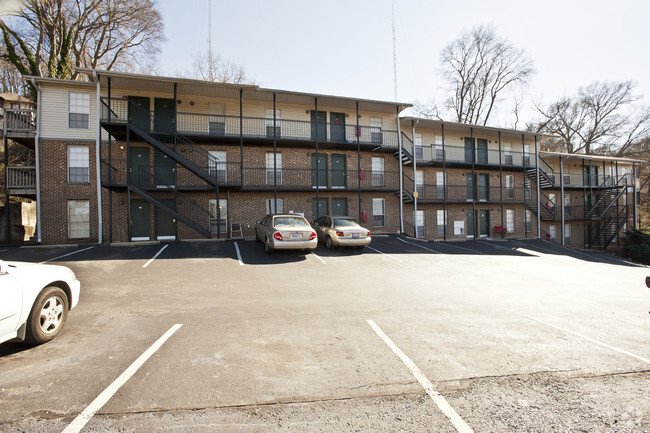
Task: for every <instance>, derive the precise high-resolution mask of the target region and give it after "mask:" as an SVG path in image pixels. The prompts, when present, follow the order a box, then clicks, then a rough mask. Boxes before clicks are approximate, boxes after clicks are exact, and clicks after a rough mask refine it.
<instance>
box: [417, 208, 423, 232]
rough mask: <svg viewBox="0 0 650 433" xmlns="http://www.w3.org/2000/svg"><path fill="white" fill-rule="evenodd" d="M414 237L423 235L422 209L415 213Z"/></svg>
mask: <svg viewBox="0 0 650 433" xmlns="http://www.w3.org/2000/svg"><path fill="white" fill-rule="evenodd" d="M415 229H416V233H415V237H416V238H423V237H424V211H423V210H418V211H417V212H416V213H415Z"/></svg>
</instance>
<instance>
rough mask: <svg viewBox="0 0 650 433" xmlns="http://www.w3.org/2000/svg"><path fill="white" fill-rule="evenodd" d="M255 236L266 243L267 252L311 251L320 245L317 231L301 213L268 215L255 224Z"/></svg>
mask: <svg viewBox="0 0 650 433" xmlns="http://www.w3.org/2000/svg"><path fill="white" fill-rule="evenodd" d="M255 238H256V239H257V240H258V241H261V242H263V243H264V248H265V250H266V252H267V253H269V254H272V253H273V251H274V250H304V251H305V252H306V253H309V252H311V250H313V249H314V248H316V247H317V246H318V239H317V238H316V232H315V231H314V230H313V229H312V228H311V226H310V225H309V222H308V221H307V220H306V219H305V218H304V217H303V216H300V215H295V214H286V215H284V214H283V215H272V214H269V215H266V216H265V217H264V219H263V220H261V221H258V222H257V224H256V225H255Z"/></svg>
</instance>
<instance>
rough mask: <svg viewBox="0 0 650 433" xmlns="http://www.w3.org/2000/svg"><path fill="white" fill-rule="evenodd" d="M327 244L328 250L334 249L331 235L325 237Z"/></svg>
mask: <svg viewBox="0 0 650 433" xmlns="http://www.w3.org/2000/svg"><path fill="white" fill-rule="evenodd" d="M325 246H326V247H327V249H328V250H333V249H334V243H333V242H332V238H331V237H329V236H328V237H326V238H325Z"/></svg>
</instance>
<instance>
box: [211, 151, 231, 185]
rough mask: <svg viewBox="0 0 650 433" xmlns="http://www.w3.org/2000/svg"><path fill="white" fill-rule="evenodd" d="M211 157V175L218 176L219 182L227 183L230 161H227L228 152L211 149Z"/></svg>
mask: <svg viewBox="0 0 650 433" xmlns="http://www.w3.org/2000/svg"><path fill="white" fill-rule="evenodd" d="M209 153H210V157H209V159H208V171H209V173H210V175H211V176H215V177H216V178H217V182H219V183H226V180H227V168H228V161H226V158H227V153H226V151H224V150H210V151H209Z"/></svg>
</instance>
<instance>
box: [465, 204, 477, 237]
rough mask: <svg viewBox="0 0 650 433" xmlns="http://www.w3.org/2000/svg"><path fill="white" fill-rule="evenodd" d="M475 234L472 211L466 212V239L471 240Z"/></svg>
mask: <svg viewBox="0 0 650 433" xmlns="http://www.w3.org/2000/svg"><path fill="white" fill-rule="evenodd" d="M475 233H476V223H475V222H474V211H473V210H469V209H468V210H467V237H468V238H473V237H474V234H475Z"/></svg>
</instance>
